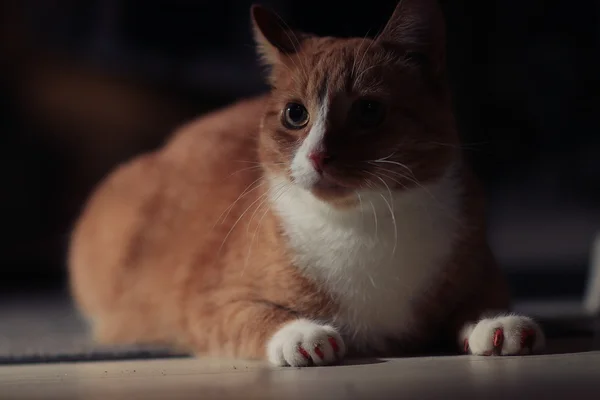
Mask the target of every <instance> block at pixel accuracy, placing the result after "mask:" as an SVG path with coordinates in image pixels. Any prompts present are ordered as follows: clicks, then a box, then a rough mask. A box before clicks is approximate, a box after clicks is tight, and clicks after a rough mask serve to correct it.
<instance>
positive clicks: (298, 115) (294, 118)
mask: <svg viewBox="0 0 600 400" xmlns="http://www.w3.org/2000/svg"><path fill="white" fill-rule="evenodd" d="M283 124H284V125H285V126H286V128H289V129H301V128H304V127H305V126H306V124H308V111H306V108H305V107H304V106H303V105H302V104H298V103H288V104H287V105H286V106H285V110H284V111H283Z"/></svg>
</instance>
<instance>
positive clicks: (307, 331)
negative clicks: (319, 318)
mask: <svg viewBox="0 0 600 400" xmlns="http://www.w3.org/2000/svg"><path fill="white" fill-rule="evenodd" d="M345 354H346V345H345V344H344V341H343V340H342V337H341V336H340V334H339V333H338V332H337V331H336V330H335V329H334V328H333V327H331V326H329V325H321V324H318V323H316V322H312V321H309V320H306V319H298V320H295V321H293V322H290V323H287V324H286V325H284V326H283V327H282V328H281V329H279V331H277V332H276V333H275V334H274V335H273V337H272V338H271V340H269V343H268V344H267V358H268V360H269V362H271V364H274V365H278V366H292V367H307V366H310V365H328V364H333V363H335V362H336V361H338V360H340V359H341V358H342V357H344V355H345Z"/></svg>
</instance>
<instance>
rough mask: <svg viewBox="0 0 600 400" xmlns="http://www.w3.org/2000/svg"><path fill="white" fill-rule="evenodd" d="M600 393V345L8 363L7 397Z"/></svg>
mask: <svg viewBox="0 0 600 400" xmlns="http://www.w3.org/2000/svg"><path fill="white" fill-rule="evenodd" d="M404 398H406V399H419V400H423V399H430V398H441V399H461V400H462V399H574V398H576V399H577V400H581V399H599V398H600V352H588V353H579V354H560V355H543V356H528V357H506V358H500V357H496V358H480V357H470V356H459V357H425V358H404V359H382V360H363V361H360V362H348V363H346V364H344V365H340V366H334V367H323V368H304V369H295V368H271V367H269V366H266V365H264V364H261V363H253V362H243V361H228V360H211V359H169V360H156V361H136V362H87V363H71V364H69V363H65V364H38V365H24V366H3V367H0V399H2V400H7V399H64V400H68V399H94V400H95V399H107V400H113V399H114V400H119V399H286V400H294V399H369V400H371V399H404Z"/></svg>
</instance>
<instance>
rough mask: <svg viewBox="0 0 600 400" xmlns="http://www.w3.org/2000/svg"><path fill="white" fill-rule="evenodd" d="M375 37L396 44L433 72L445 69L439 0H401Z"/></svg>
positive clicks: (442, 26) (443, 31) (442, 23)
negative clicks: (423, 61) (422, 60)
mask: <svg viewBox="0 0 600 400" xmlns="http://www.w3.org/2000/svg"><path fill="white" fill-rule="evenodd" d="M377 40H378V41H381V42H385V43H389V44H392V45H393V44H396V45H399V46H400V47H402V48H403V49H404V51H406V52H407V53H408V56H409V57H411V56H412V57H415V58H420V59H424V60H426V61H427V62H428V63H429V64H430V65H431V67H433V70H434V71H436V72H441V71H443V70H444V69H445V63H446V25H445V22H444V15H443V14H442V10H441V8H440V6H439V4H438V0H400V2H399V3H398V5H397V6H396V9H395V10H394V13H393V14H392V16H391V17H390V19H389V21H388V22H387V24H386V26H385V28H384V29H383V31H382V32H381V34H380V35H379V36H378V37H377Z"/></svg>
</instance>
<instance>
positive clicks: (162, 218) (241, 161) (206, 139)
mask: <svg viewBox="0 0 600 400" xmlns="http://www.w3.org/2000/svg"><path fill="white" fill-rule="evenodd" d="M264 102H265V98H264V97H258V98H255V99H251V100H245V101H241V102H239V103H236V104H234V105H232V106H229V107H227V108H225V109H222V110H218V111H216V112H213V113H211V114H208V115H206V116H203V117H200V118H198V119H197V120H195V121H193V122H191V123H189V124H187V125H185V126H183V127H182V128H180V129H179V130H178V131H176V132H175V133H174V134H173V136H172V137H171V138H170V139H169V140H168V142H167V143H166V144H165V146H164V147H163V148H162V149H159V150H158V151H155V152H151V153H148V154H144V155H141V156H138V157H136V158H134V159H133V160H131V161H129V162H127V163H125V164H123V165H121V166H119V167H117V168H116V169H115V170H114V171H113V172H112V173H111V174H109V175H108V176H107V177H106V179H105V180H104V181H103V182H101V183H100V184H99V185H98V187H97V188H96V190H95V191H94V193H93V194H92V196H91V197H90V199H89V200H88V202H87V204H86V205H85V207H84V209H83V212H82V213H81V216H80V218H79V220H78V221H77V223H76V225H75V229H74V230H73V234H72V238H71V246H70V254H69V268H70V276H71V281H72V282H71V283H72V287H73V292H74V294H75V296H76V297H77V298H78V300H79V303H80V304H81V305H82V306H83V308H84V309H86V311H88V312H93V310H92V309H94V308H96V305H95V304H94V303H99V304H100V303H101V304H102V307H103V308H104V307H105V306H106V301H107V299H111V298H115V299H116V298H117V297H118V294H119V293H118V292H119V291H120V290H121V289H120V288H119V287H118V286H119V285H121V284H125V283H124V281H126V280H127V279H128V278H127V277H128V276H129V275H131V271H136V270H140V269H148V268H152V269H153V270H154V272H155V273H157V274H158V275H163V274H164V276H162V277H160V276H155V277H154V279H162V278H164V279H169V277H171V276H172V275H173V271H172V270H168V269H165V270H164V271H163V272H161V271H160V270H159V267H158V266H160V265H169V266H172V265H178V264H181V263H182V262H185V258H186V257H187V258H189V257H190V254H191V253H192V252H198V251H199V249H198V247H199V246H200V245H209V244H210V243H211V240H210V237H211V235H213V231H214V227H215V225H216V223H217V219H218V218H220V216H221V215H222V212H223V211H225V208H226V207H227V206H228V205H230V204H232V203H233V202H234V201H235V200H236V198H238V196H239V195H240V194H241V193H242V192H243V191H244V190H245V189H246V188H247V187H248V186H249V185H251V184H252V182H253V181H254V180H256V179H258V178H259V177H260V174H261V171H260V168H259V164H258V160H257V155H256V144H257V143H256V141H257V136H258V135H257V133H258V126H259V123H260V116H261V114H262V111H263V106H264ZM249 198H250V197H248V199H249ZM245 200H247V199H245ZM240 203H243V201H241V202H240ZM224 228H225V227H224V226H223V227H219V229H224ZM200 250H201V249H200ZM136 275H137V274H136ZM91 293H94V295H91Z"/></svg>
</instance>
